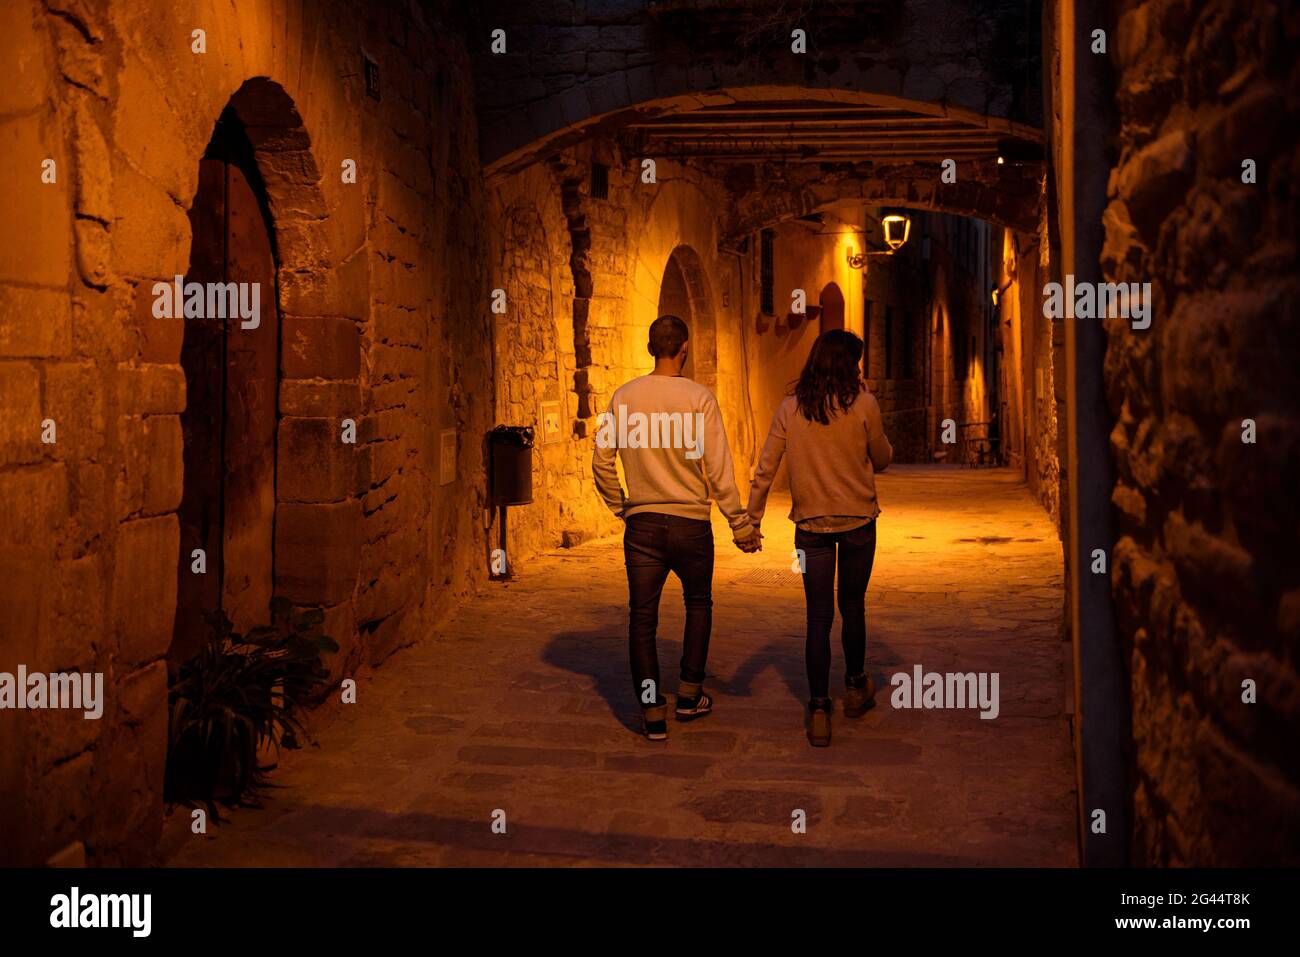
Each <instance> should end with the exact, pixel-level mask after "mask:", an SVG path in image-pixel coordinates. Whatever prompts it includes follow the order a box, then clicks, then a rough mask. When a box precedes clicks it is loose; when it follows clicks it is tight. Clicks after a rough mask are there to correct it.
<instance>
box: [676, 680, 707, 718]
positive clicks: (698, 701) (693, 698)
mask: <svg viewBox="0 0 1300 957" xmlns="http://www.w3.org/2000/svg"><path fill="white" fill-rule="evenodd" d="M712 710H713V699H712V698H710V697H709V696H708V695H707V694H705V693H704V688H703V686H702V685H700V684H699V683H698V682H693V681H683V682H682V683H681V685H680V686H679V687H678V689H677V708H676V711H677V720H678V721H690V720H691V719H692V718H698V717H700V716H702V715H706V714H708V713H709V712H710V711H712Z"/></svg>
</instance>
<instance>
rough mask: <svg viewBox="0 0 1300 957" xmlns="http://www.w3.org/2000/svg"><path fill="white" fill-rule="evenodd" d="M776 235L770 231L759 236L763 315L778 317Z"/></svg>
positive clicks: (764, 231)
mask: <svg viewBox="0 0 1300 957" xmlns="http://www.w3.org/2000/svg"><path fill="white" fill-rule="evenodd" d="M775 247H776V233H774V232H773V231H772V230H770V229H765V230H763V232H762V233H760V234H759V251H758V268H759V284H760V287H761V288H760V293H761V307H762V310H763V315H765V316H774V315H776V294H775V292H776V290H775V286H776V254H775Z"/></svg>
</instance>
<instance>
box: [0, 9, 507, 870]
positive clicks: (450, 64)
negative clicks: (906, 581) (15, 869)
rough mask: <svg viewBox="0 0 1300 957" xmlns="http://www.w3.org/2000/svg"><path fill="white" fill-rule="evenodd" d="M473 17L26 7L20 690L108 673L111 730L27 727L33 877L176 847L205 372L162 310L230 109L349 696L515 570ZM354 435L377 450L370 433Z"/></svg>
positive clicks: (305, 593) (9, 838)
mask: <svg viewBox="0 0 1300 957" xmlns="http://www.w3.org/2000/svg"><path fill="white" fill-rule="evenodd" d="M445 9H449V8H444V7H442V6H437V5H435V6H434V7H432V8H430V7H427V6H424V5H417V4H414V3H401V2H397V3H391V4H381V5H375V6H373V7H371V6H366V7H359V6H356V5H353V4H348V3H333V2H327V3H323V4H320V5H318V6H317V5H312V8H311V9H308V10H305V11H304V10H302V9H301V8H300V7H299V6H296V5H293V4H284V3H280V2H275V0H266V2H260V3H241V4H239V5H238V7H225V8H222V9H221V10H219V11H217V10H214V9H212V8H210V7H207V6H202V5H190V4H169V5H162V6H156V5H145V6H133V7H131V8H130V9H127V8H125V7H123V8H120V9H119V8H114V7H110V6H108V5H107V4H102V3H96V2H90V0H85V2H81V0H74V2H71V3H67V4H61V5H59V7H58V9H57V10H54V11H48V12H47V10H46V9H45V8H44V7H42V6H41V5H39V4H36V3H35V2H29V0H22V2H17V3H11V4H7V5H5V7H4V12H3V14H2V15H0V16H2V17H3V21H2V23H0V46H2V47H3V51H4V61H5V62H6V63H9V64H13V65H14V68H13V72H12V77H11V82H10V83H9V84H7V85H6V86H5V89H4V91H3V92H2V93H0V134H2V135H3V137H4V142H5V144H6V148H7V154H8V156H9V157H10V160H11V162H12V164H13V169H14V171H15V172H14V175H13V176H10V177H6V178H5V180H4V183H3V185H0V205H3V207H4V208H5V209H6V211H7V223H8V226H9V229H8V230H7V231H6V234H5V238H4V239H3V241H2V245H3V251H4V252H3V257H0V264H2V265H0V410H2V411H3V416H2V417H0V510H2V511H3V512H4V514H5V515H6V520H5V522H4V524H3V526H2V527H0V579H2V580H3V581H4V583H5V584H4V588H3V591H2V592H0V622H3V638H2V640H0V670H4V671H10V672H12V671H14V670H16V667H17V666H18V665H19V664H25V665H26V666H27V667H28V668H29V669H30V670H33V671H36V670H39V671H51V670H62V669H77V670H82V671H89V672H96V671H97V672H103V673H104V675H105V685H106V688H105V698H106V708H105V714H104V717H103V718H102V720H100V721H86V720H83V719H82V718H81V716H80V714H79V713H72V712H66V711H26V712H12V711H8V712H5V714H4V716H3V718H0V781H2V782H3V785H4V789H3V792H0V847H3V848H4V851H3V852H2V854H0V857H3V859H4V862H5V863H14V862H22V863H40V862H42V861H44V860H45V859H46V858H47V857H48V856H49V855H51V854H53V853H56V852H60V851H61V850H64V849H66V848H68V847H69V846H73V847H74V848H75V846H76V845H77V844H78V843H79V844H80V845H81V846H82V847H84V851H85V855H86V857H87V859H88V860H90V861H91V862H93V863H99V864H118V863H142V862H147V861H148V860H150V858H151V855H152V853H153V851H154V849H155V847H156V843H157V838H158V834H159V831H160V827H161V822H162V775H163V767H164V760H165V753H166V735H167V709H166V693H167V667H166V663H165V661H164V656H165V655H166V653H167V651H168V647H169V644H170V643H171V639H172V624H173V617H174V609H175V603H176V587H177V565H178V560H179V558H180V556H181V555H182V554H183V553H184V552H185V551H186V550H185V548H184V544H185V543H183V542H181V541H180V534H179V529H178V523H177V518H176V508H177V504H178V502H179V501H180V498H181V495H182V489H183V484H182V483H183V474H182V468H181V463H182V437H181V430H180V425H179V413H180V412H181V411H182V410H183V409H184V408H185V404H186V381H185V374H184V371H183V370H182V368H181V366H180V365H179V358H180V349H181V339H182V335H183V321H181V320H161V319H155V318H153V315H152V313H151V305H152V302H153V297H152V293H151V290H152V286H153V283H154V282H155V281H157V280H170V279H171V278H172V277H173V276H174V275H177V274H182V273H184V272H185V271H186V268H187V263H188V254H189V248H190V224H189V220H188V219H187V215H186V214H187V210H188V209H189V207H190V204H191V203H192V202H193V198H194V195H195V190H196V187H197V179H198V164H199V160H200V157H201V156H202V155H203V152H204V149H205V146H206V144H207V143H208V141H209V139H210V138H211V137H212V134H213V128H214V125H215V123H216V121H217V118H218V116H219V115H220V114H221V113H222V111H223V109H225V108H226V107H227V105H230V106H232V108H234V109H235V110H236V112H238V113H239V117H240V119H241V121H242V122H243V123H244V125H245V126H246V127H247V128H248V131H249V136H250V138H251V139H252V140H253V142H254V146H255V148H256V150H257V153H256V156H257V162H258V167H259V172H260V173H261V175H262V177H263V179H264V180H265V184H266V192H267V194H268V200H269V209H270V217H271V219H272V221H273V226H274V238H275V243H276V253H277V263H276V265H277V266H278V269H279V275H278V290H277V291H278V305H279V312H280V315H281V353H282V368H281V377H282V381H281V386H280V413H281V422H280V431H279V442H280V452H279V472H278V481H277V498H278V500H279V504H278V507H277V510H276V527H275V539H276V543H275V550H276V562H275V588H276V591H277V592H278V593H280V594H283V595H286V596H287V597H289V598H291V599H292V600H293V601H295V602H297V603H298V604H300V605H315V606H321V607H324V608H325V609H326V612H327V616H328V622H329V627H330V630H331V632H332V633H333V634H334V635H335V636H336V637H338V639H339V640H340V642H341V644H342V646H343V647H342V650H341V652H340V653H339V655H338V656H337V657H336V658H335V659H333V661H332V662H331V664H332V671H333V673H334V675H335V677H338V676H340V675H343V674H351V673H353V672H354V671H355V669H357V668H358V667H361V666H363V665H365V664H367V663H370V662H374V661H376V660H378V659H379V658H381V657H383V656H384V655H385V654H387V653H388V652H390V651H391V650H392V649H393V648H395V647H396V646H398V645H399V644H401V643H403V642H407V641H411V640H414V637H415V636H416V634H418V633H419V632H420V631H421V629H423V628H424V627H425V626H426V625H427V623H428V622H430V621H431V620H433V619H434V618H435V617H436V616H437V615H438V614H439V613H440V612H441V611H442V610H444V609H445V608H446V607H447V606H448V603H449V602H450V601H451V600H452V598H454V596H455V595H457V594H463V593H464V592H465V591H466V590H467V589H468V588H469V587H470V586H471V584H472V582H473V581H474V580H475V579H478V578H481V577H482V576H483V569H484V566H483V565H482V564H481V563H480V562H478V561H476V560H471V559H472V558H473V557H475V556H477V555H478V554H481V553H482V548H483V530H482V522H481V515H482V512H481V507H482V505H483V504H484V482H483V467H482V460H481V452H480V438H481V435H482V433H483V432H484V430H485V429H486V427H487V425H488V423H489V421H490V416H491V414H492V404H491V402H490V401H488V402H484V401H483V400H482V397H483V396H485V395H487V394H488V393H487V390H488V388H490V386H489V385H488V383H489V381H490V379H489V376H490V353H489V351H488V348H487V345H486V343H487V342H488V340H489V323H488V321H487V318H486V317H487V310H486V308H485V304H486V302H487V288H488V287H487V276H486V274H485V270H484V268H483V263H484V262H485V260H486V256H485V255H484V253H483V251H482V250H483V245H484V234H483V229H484V227H483V225H482V224H483V223H484V221H485V218H486V217H485V204H484V201H483V198H482V194H481V185H480V180H479V174H478V160H477V137H476V129H475V122H474V116H473V104H472V95H471V91H470V90H469V89H468V86H467V83H468V81H467V72H468V64H467V61H466V57H465V51H464V49H463V48H462V47H461V46H460V45H459V41H458V40H457V39H455V37H456V36H457V34H456V32H455V31H454V30H448V29H445V28H444V27H445V24H444V23H443V22H442V20H443V19H445V18H446V16H447V14H446V13H445V12H444V10H445ZM194 30H203V31H205V34H204V39H205V42H206V51H205V52H194V50H193V48H192V42H193V41H192V39H191V37H192V31H194ZM363 49H364V50H365V51H366V53H367V54H368V55H369V56H371V57H372V58H373V59H374V60H375V61H376V62H377V63H378V64H379V66H380V68H381V88H380V99H379V100H375V99H373V98H369V97H367V95H366V89H365V85H364V79H363V77H364V73H365V69H364V65H363V59H362V50H363ZM258 78H262V79H258ZM232 98H233V99H232ZM47 159H48V160H52V161H53V162H54V164H55V165H54V170H55V171H56V175H55V177H54V180H53V182H48V183H43V182H42V179H41V174H42V164H43V162H44V161H45V160H47ZM345 159H353V160H355V162H356V166H357V181H356V183H355V184H346V183H344V182H343V181H342V176H341V165H342V163H343V161H344V160H345ZM344 418H352V419H353V420H354V421H355V422H356V423H357V431H358V436H357V443H356V445H355V446H348V445H343V444H341V443H340V442H339V441H338V438H339V435H340V426H341V423H342V419H344ZM46 419H52V420H54V422H55V423H56V428H57V433H56V434H57V441H56V442H55V443H53V444H43V443H42V442H41V438H40V437H41V434H42V428H43V426H42V421H43V420H46ZM443 430H454V435H455V436H456V442H455V445H456V448H457V455H458V462H457V466H456V469H455V472H454V479H453V481H451V482H450V483H448V484H446V485H441V484H439V482H438V477H439V448H440V444H439V439H440V436H441V433H442V432H443ZM73 853H74V855H75V854H77V853H80V852H79V851H77V850H74V851H73Z"/></svg>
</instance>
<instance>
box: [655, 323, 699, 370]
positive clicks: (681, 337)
mask: <svg viewBox="0 0 1300 957" xmlns="http://www.w3.org/2000/svg"><path fill="white" fill-rule="evenodd" d="M690 337H691V333H690V330H688V329H687V328H686V323H684V322H682V320H681V319H679V318H677V317H676V316H660V317H659V318H658V319H656V320H655V321H654V322H652V323H650V354H651V355H652V356H654V357H655V358H656V359H671V358H672V357H673V356H675V355H677V353H679V352H681V351H682V346H683V345H684V344H685V342H686V340H687V339H689V338H690Z"/></svg>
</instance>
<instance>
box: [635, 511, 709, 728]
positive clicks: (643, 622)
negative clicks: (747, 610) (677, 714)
mask: <svg viewBox="0 0 1300 957" xmlns="http://www.w3.org/2000/svg"><path fill="white" fill-rule="evenodd" d="M623 557H624V560H625V561H626V563H627V591H628V644H629V647H630V649H631V659H632V682H633V684H634V686H635V689H634V690H635V692H636V696H637V700H638V701H640V702H641V706H642V707H643V708H646V707H650V706H651V705H650V703H647V702H646V701H645V699H644V698H643V694H644V690H645V685H644V684H643V682H645V681H646V680H650V681H653V682H654V691H655V702H654V703H655V704H662V703H663V702H664V697H663V686H662V685H661V684H660V681H659V652H658V648H657V646H656V644H655V631H656V629H657V628H658V625H659V596H660V595H661V594H662V593H663V590H664V582H665V581H667V580H668V573H669V572H673V573H674V574H675V575H676V576H677V577H678V579H680V580H681V583H682V597H683V598H684V599H685V603H686V633H685V635H683V637H682V681H683V682H700V681H703V680H704V666H705V662H706V661H707V660H708V657H709V632H710V630H711V629H712V626H713V528H712V527H711V526H710V525H709V522H708V520H707V519H695V518H682V517H681V516H678V515H663V514H660V513H658V512H638V513H637V514H636V515H631V516H629V517H628V519H627V527H626V529H625V530H624V532H623Z"/></svg>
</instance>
